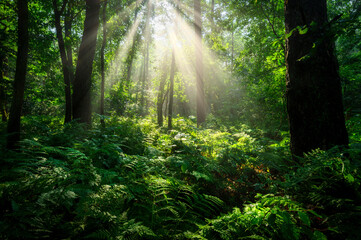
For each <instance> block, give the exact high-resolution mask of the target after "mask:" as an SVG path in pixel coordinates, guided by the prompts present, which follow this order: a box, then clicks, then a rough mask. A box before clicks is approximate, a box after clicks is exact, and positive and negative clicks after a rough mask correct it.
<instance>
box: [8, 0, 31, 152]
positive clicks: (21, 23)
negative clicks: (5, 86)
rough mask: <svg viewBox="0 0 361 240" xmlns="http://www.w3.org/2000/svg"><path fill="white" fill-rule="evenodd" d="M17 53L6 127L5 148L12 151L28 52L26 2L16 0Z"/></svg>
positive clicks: (19, 113)
mask: <svg viewBox="0 0 361 240" xmlns="http://www.w3.org/2000/svg"><path fill="white" fill-rule="evenodd" d="M17 5H18V51H17V55H16V71H15V79H14V93H13V101H12V104H11V109H10V118H9V122H8V126H7V132H8V137H7V148H8V149H14V148H15V147H16V144H17V142H18V141H19V140H20V117H21V110H22V107H23V102H24V90H25V80H26V69H27V64H28V52H29V29H28V28H29V10H28V1H27V0H18V2H17Z"/></svg>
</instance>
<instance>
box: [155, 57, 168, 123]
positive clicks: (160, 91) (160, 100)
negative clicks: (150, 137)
mask: <svg viewBox="0 0 361 240" xmlns="http://www.w3.org/2000/svg"><path fill="white" fill-rule="evenodd" d="M166 66H167V56H164V61H163V64H162V68H163V69H162V70H163V72H162V76H161V79H160V83H159V89H158V97H157V117H158V126H159V127H162V126H163V103H164V87H165V81H166V80H167V67H166Z"/></svg>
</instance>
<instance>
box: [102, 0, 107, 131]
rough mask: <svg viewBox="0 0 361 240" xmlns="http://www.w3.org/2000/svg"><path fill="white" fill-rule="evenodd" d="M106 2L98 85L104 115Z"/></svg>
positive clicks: (103, 16)
mask: <svg viewBox="0 0 361 240" xmlns="http://www.w3.org/2000/svg"><path fill="white" fill-rule="evenodd" d="M107 3H108V1H105V2H104V5H103V15H102V23H103V41H102V47H101V49H100V72H101V75H102V82H101V85H100V115H104V85H105V59H104V52H105V45H106V43H107V29H106V24H107V20H106V11H107ZM100 122H101V124H102V126H104V125H105V123H104V119H103V118H101V120H100Z"/></svg>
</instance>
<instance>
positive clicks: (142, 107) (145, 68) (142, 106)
mask: <svg viewBox="0 0 361 240" xmlns="http://www.w3.org/2000/svg"><path fill="white" fill-rule="evenodd" d="M151 7H152V3H151V0H148V4H147V17H146V23H145V40H144V41H145V46H144V47H145V48H144V65H143V75H142V87H141V91H142V92H141V97H140V115H141V116H143V115H144V114H145V111H144V110H145V105H146V103H145V102H146V99H145V98H146V96H145V95H146V88H147V83H148V77H149V44H150V37H151V36H150V33H151V32H150V25H149V23H150V15H151Z"/></svg>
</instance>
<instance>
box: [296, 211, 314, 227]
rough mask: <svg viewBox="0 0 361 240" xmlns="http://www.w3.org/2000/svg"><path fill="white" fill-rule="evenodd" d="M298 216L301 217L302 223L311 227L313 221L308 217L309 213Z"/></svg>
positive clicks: (301, 213) (299, 213) (300, 213)
mask: <svg viewBox="0 0 361 240" xmlns="http://www.w3.org/2000/svg"><path fill="white" fill-rule="evenodd" d="M298 216H299V217H300V219H301V221H302V222H303V223H304V224H305V225H307V226H310V225H311V221H310V218H309V217H308V215H307V213H305V212H298Z"/></svg>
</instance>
